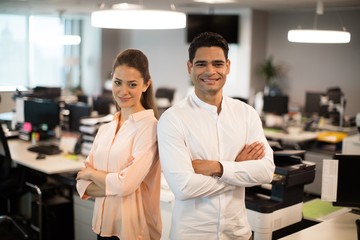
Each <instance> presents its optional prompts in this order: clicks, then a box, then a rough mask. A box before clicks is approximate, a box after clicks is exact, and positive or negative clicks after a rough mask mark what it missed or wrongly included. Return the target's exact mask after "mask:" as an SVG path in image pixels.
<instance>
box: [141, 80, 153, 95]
mask: <svg viewBox="0 0 360 240" xmlns="http://www.w3.org/2000/svg"><path fill="white" fill-rule="evenodd" d="M151 83H152V80H151V79H149V81H147V83H146V84H144V88H143V92H146V90H147V89H148V88H149V87H150V85H151Z"/></svg>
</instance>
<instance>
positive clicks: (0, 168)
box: [0, 127, 28, 239]
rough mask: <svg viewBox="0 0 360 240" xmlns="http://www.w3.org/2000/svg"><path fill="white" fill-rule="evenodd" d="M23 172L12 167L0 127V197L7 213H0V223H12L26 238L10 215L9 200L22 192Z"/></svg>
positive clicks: (25, 234) (26, 235) (5, 140)
mask: <svg viewBox="0 0 360 240" xmlns="http://www.w3.org/2000/svg"><path fill="white" fill-rule="evenodd" d="M24 177H25V176H24V172H23V169H21V168H14V167H12V158H11V155H10V150H9V146H8V143H7V139H6V137H5V134H4V131H3V128H2V127H0V199H1V200H2V201H6V202H7V214H6V215H0V224H2V223H6V222H7V223H10V224H12V225H13V226H14V227H15V228H16V229H17V230H18V231H19V232H20V233H21V235H22V236H23V238H24V239H27V238H28V234H27V233H26V232H25V231H24V230H23V229H22V228H21V227H20V226H19V225H18V224H17V223H16V222H15V221H14V219H13V218H12V217H11V216H10V213H11V200H13V199H15V198H17V197H18V196H20V195H21V194H22V193H23V187H24V181H25V179H24Z"/></svg>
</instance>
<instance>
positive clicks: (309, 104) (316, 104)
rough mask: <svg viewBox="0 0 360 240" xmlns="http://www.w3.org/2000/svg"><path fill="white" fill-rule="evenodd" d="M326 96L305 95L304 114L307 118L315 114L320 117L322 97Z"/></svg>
mask: <svg viewBox="0 0 360 240" xmlns="http://www.w3.org/2000/svg"><path fill="white" fill-rule="evenodd" d="M322 96H325V93H323V92H306V93H305V107H304V112H305V114H306V115H307V116H312V115H314V114H317V115H320V112H322V109H321V97H322Z"/></svg>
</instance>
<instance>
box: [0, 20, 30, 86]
mask: <svg viewBox="0 0 360 240" xmlns="http://www.w3.org/2000/svg"><path fill="white" fill-rule="evenodd" d="M0 46H1V47H0V79H1V81H0V86H10V85H25V83H26V80H27V78H28V57H27V52H28V50H27V46H28V45H27V18H26V17H25V16H17V15H5V14H0Z"/></svg>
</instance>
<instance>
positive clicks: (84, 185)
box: [76, 180, 91, 199]
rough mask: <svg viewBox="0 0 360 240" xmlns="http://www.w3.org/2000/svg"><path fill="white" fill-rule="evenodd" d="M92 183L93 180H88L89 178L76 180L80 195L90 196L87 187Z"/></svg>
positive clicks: (83, 196) (86, 197)
mask: <svg viewBox="0 0 360 240" xmlns="http://www.w3.org/2000/svg"><path fill="white" fill-rule="evenodd" d="M90 184H91V181H87V180H78V181H77V182H76V189H77V192H78V193H79V196H80V198H81V199H88V198H90V196H89V195H87V194H86V193H85V192H86V189H87V188H88V186H89V185H90Z"/></svg>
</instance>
